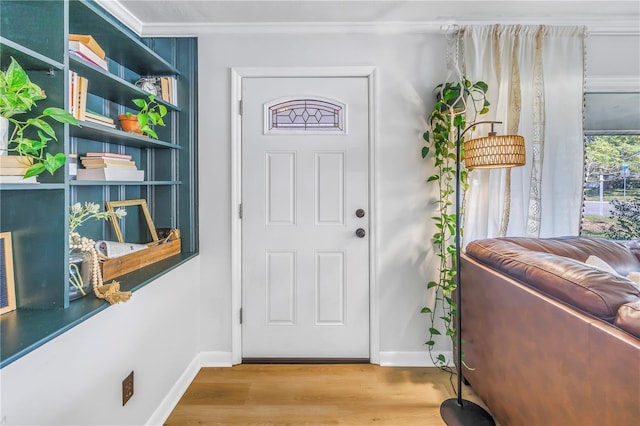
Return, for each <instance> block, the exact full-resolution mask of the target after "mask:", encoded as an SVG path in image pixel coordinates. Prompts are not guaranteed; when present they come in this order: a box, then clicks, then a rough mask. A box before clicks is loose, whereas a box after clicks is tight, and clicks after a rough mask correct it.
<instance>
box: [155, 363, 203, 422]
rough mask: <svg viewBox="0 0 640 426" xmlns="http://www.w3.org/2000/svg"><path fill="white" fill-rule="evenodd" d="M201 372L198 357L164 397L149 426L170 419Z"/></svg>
mask: <svg viewBox="0 0 640 426" xmlns="http://www.w3.org/2000/svg"><path fill="white" fill-rule="evenodd" d="M198 371H200V360H199V356H198V355H196V357H195V358H194V359H193V361H191V363H189V365H188V366H187V368H186V369H185V370H184V372H183V373H182V375H181V376H180V378H179V379H178V380H177V381H176V383H175V384H174V385H173V386H172V387H171V390H169V393H167V396H165V397H164V399H163V400H162V402H161V403H160V405H159V406H158V408H156V411H154V413H153V414H152V415H151V417H150V418H149V420H147V423H146V424H147V425H162V424H164V422H165V420H167V418H168V417H169V415H170V414H171V412H172V411H173V409H174V408H175V407H176V405H177V404H178V401H180V398H182V395H184V393H185V391H186V390H187V388H188V387H189V385H190V384H191V382H193V379H194V378H195V377H196V375H197V374H198Z"/></svg>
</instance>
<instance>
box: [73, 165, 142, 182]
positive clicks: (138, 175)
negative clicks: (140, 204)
mask: <svg viewBox="0 0 640 426" xmlns="http://www.w3.org/2000/svg"><path fill="white" fill-rule="evenodd" d="M76 180H104V181H116V180H117V181H138V182H140V181H143V180H144V170H127V169H117V168H98V169H78V176H77V177H76Z"/></svg>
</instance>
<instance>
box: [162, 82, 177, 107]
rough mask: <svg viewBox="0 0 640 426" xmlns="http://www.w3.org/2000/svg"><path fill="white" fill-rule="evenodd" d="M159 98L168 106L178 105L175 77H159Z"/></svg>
mask: <svg viewBox="0 0 640 426" xmlns="http://www.w3.org/2000/svg"><path fill="white" fill-rule="evenodd" d="M159 79H160V97H161V98H162V100H164V101H165V102H169V103H170V104H177V103H178V81H177V80H176V78H175V77H159Z"/></svg>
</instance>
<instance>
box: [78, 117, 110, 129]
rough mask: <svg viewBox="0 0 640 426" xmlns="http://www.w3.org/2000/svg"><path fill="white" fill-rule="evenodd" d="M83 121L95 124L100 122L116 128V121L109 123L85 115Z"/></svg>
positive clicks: (102, 124)
mask: <svg viewBox="0 0 640 426" xmlns="http://www.w3.org/2000/svg"><path fill="white" fill-rule="evenodd" d="M83 121H86V122H87V123H94V124H99V125H101V126H107V127H111V128H113V129H115V128H116V125H115V124H114V123H107V122H105V121H100V120H96V119H93V118H91V117H84V120H83Z"/></svg>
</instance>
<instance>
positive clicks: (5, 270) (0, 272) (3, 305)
mask: <svg viewBox="0 0 640 426" xmlns="http://www.w3.org/2000/svg"><path fill="white" fill-rule="evenodd" d="M15 309H16V288H15V282H14V277H13V248H12V246H11V232H1V233H0V314H4V313H7V312H11V311H13V310H15Z"/></svg>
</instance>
